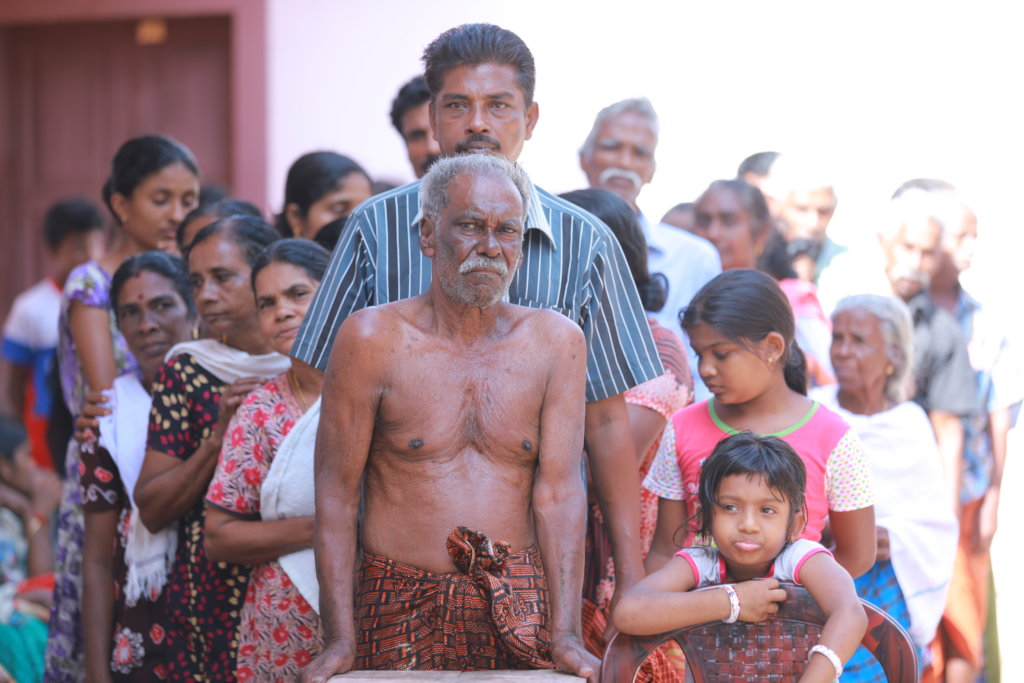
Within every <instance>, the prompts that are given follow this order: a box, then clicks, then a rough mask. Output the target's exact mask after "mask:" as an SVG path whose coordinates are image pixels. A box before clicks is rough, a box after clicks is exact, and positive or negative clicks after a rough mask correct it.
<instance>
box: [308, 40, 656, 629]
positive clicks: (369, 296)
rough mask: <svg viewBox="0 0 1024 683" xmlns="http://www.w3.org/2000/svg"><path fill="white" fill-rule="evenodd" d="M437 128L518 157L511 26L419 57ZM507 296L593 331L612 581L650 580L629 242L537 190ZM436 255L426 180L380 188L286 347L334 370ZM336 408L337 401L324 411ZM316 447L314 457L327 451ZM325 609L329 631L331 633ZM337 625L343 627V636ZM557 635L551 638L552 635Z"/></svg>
mask: <svg viewBox="0 0 1024 683" xmlns="http://www.w3.org/2000/svg"><path fill="white" fill-rule="evenodd" d="M424 62H425V65H426V71H425V77H426V80H427V84H428V86H429V87H430V91H431V96H432V99H431V127H432V130H433V133H434V137H435V138H437V141H438V143H439V145H440V148H441V153H442V155H445V156H450V155H453V154H464V153H490V154H501V155H502V156H504V157H505V158H507V159H509V160H512V161H514V160H516V159H517V158H518V157H519V154H520V152H521V151H522V147H523V143H524V142H525V141H526V140H527V139H529V138H530V136H531V135H532V132H533V127H534V125H536V123H537V116H538V107H537V104H536V103H535V102H533V85H534V64H533V56H532V55H531V54H530V51H529V49H528V48H527V47H526V45H525V44H524V43H523V42H522V40H521V39H520V38H519V37H518V36H516V35H515V34H514V33H511V32H510V31H506V30H504V29H501V28H499V27H497V26H493V25H488V24H471V25H465V26H459V27H457V28H454V29H451V30H449V31H446V32H445V33H443V34H442V35H441V36H439V37H438V38H437V39H436V40H435V41H434V42H433V43H431V45H429V46H428V47H427V49H426V51H425V53H424ZM526 227H527V230H526V236H525V238H524V242H523V260H522V265H521V266H520V268H519V271H518V273H517V274H516V277H515V278H514V279H513V281H512V283H511V286H510V288H509V292H508V300H509V301H510V302H512V303H516V304H520V305H524V306H532V307H535V308H550V309H553V310H556V311H558V312H560V313H562V314H564V315H566V316H567V317H569V318H570V319H571V320H573V321H574V322H576V323H577V324H579V325H580V327H581V328H582V329H583V332H584V335H585V337H586V340H587V352H588V358H587V387H586V398H587V410H586V425H585V444H586V448H587V452H588V457H589V462H590V471H591V474H592V476H593V479H594V490H595V493H596V496H597V499H598V502H599V503H600V505H601V508H602V510H603V511H604V514H605V518H606V520H608V523H609V529H610V535H611V541H612V547H613V552H614V555H615V557H616V576H617V578H618V580H619V583H618V588H619V589H622V590H624V589H626V588H628V587H629V586H630V585H632V584H633V583H634V582H636V581H637V580H639V579H640V578H641V577H642V575H643V566H642V563H641V561H640V545H639V527H640V523H639V481H638V476H637V463H636V455H635V453H634V449H633V446H632V441H631V432H630V426H629V420H628V416H627V413H626V407H625V401H624V400H623V397H622V393H623V392H624V391H626V389H629V388H630V387H633V386H635V385H637V384H640V383H642V382H646V381H648V380H651V379H654V378H655V377H658V376H659V375H661V374H662V372H663V370H662V367H661V362H660V361H659V359H658V355H657V352H656V350H655V347H654V342H653V339H652V338H651V334H650V328H649V326H648V324H647V321H646V320H645V317H644V312H643V309H642V307H641V305H640V300H639V297H638V296H637V293H636V286H635V285H634V284H633V282H632V279H631V276H630V273H629V269H628V267H627V265H626V262H625V259H624V257H623V255H622V251H621V249H620V248H619V246H618V243H617V242H616V240H615V238H614V236H613V235H612V234H611V232H610V231H609V230H608V228H607V226H605V225H604V224H603V223H601V222H600V221H599V220H597V219H596V218H594V217H593V216H591V215H590V214H588V213H586V212H585V211H582V210H580V209H578V208H577V207H574V206H572V205H571V204H568V203H567V202H565V201H563V200H561V199H559V198H557V197H555V196H554V195H552V194H549V193H548V192H545V191H544V190H541V189H539V188H534V192H533V194H532V196H531V197H530V202H529V206H528V208H527V223H526ZM429 284H430V261H429V259H427V258H426V257H425V256H424V255H423V254H422V253H421V252H420V249H419V182H418V181H417V182H414V183H411V184H409V185H405V186H403V187H400V188H397V189H395V190H392V191H390V192H386V193H383V194H381V195H377V196H376V197H373V198H371V199H370V200H368V201H367V202H364V203H363V204H362V205H361V206H360V207H359V208H357V209H356V211H355V212H353V213H352V214H351V216H349V219H348V223H347V225H346V228H345V232H344V233H343V235H342V237H341V240H340V241H339V243H338V246H337V247H336V248H335V250H334V254H333V255H332V258H331V264H330V266H329V267H328V271H327V274H326V275H325V277H324V280H323V283H322V285H321V288H320V290H319V292H318V293H317V296H316V298H315V299H314V301H313V304H312V306H311V307H310V309H309V312H308V313H307V315H306V319H305V321H304V323H303V326H302V329H301V330H300V332H299V336H298V337H297V339H296V341H295V344H294V346H293V349H292V355H293V356H295V358H297V359H298V360H300V361H303V362H306V363H310V364H312V365H314V366H316V367H317V368H319V369H321V370H327V371H328V372H327V377H326V379H325V393H326V392H327V386H328V385H329V384H330V383H331V382H335V381H337V382H344V378H342V377H334V376H332V374H331V372H330V363H329V362H328V360H329V358H330V356H331V348H332V345H333V341H334V337H335V334H336V333H337V330H338V327H339V326H340V325H341V322H342V321H343V320H344V319H345V318H346V317H347V316H348V315H349V314H351V313H352V312H354V311H357V310H359V309H361V308H364V307H366V306H372V305H376V304H383V303H387V302H391V301H397V300H400V299H405V298H408V297H410V296H414V295H417V294H421V293H423V292H424V291H426V290H427V288H428V286H429ZM324 411H325V413H326V414H328V415H329V406H327V405H325V406H324ZM330 448H331V446H330V444H327V443H323V442H318V443H317V451H318V454H317V459H318V460H320V459H322V458H324V457H330V456H329V451H330ZM331 616H332V615H329V614H324V618H325V627H326V629H327V635H328V640H329V639H330V637H331V635H332V628H331V626H330V625H329V623H328V622H329V619H330V617H331ZM335 633H336V631H335ZM552 635H553V636H555V635H557V634H552Z"/></svg>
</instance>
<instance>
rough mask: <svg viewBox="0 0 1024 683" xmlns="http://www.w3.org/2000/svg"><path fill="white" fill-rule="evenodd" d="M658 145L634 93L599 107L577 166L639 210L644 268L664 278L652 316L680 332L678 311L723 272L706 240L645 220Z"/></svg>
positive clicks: (649, 116) (702, 392) (654, 125)
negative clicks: (643, 196) (643, 202)
mask: <svg viewBox="0 0 1024 683" xmlns="http://www.w3.org/2000/svg"><path fill="white" fill-rule="evenodd" d="M657 146H658V115H657V113H655V111H654V107H653V106H652V105H651V103H650V101H649V100H648V99H647V98H646V97H634V98H630V99H626V100H622V101H620V102H616V103H615V104H611V105H609V106H607V107H605V108H604V109H602V110H601V111H600V112H598V114H597V118H596V119H595V120H594V126H593V128H591V130H590V135H588V136H587V139H586V141H585V142H584V143H583V147H582V148H581V149H580V168H582V169H583V172H584V173H585V174H586V176H587V182H588V183H589V184H590V187H596V188H602V189H605V190H609V191H611V192H614V193H615V194H617V195H619V196H620V197H622V198H623V199H624V200H626V201H627V202H628V203H629V205H630V206H631V207H632V208H633V211H634V212H635V213H636V214H637V218H638V219H639V222H640V227H641V228H643V231H644V237H645V238H646V240H647V255H648V268H649V270H650V271H651V272H652V273H662V274H663V275H665V277H666V278H668V282H669V288H668V299H667V301H666V302H665V306H664V308H662V309H661V311H659V312H656V313H650V316H651V317H652V318H654V319H655V320H657V321H658V323H659V324H661V325H662V326H664V327H667V328H668V329H670V330H672V331H673V332H675V333H676V334H678V335H679V336H680V337H681V338H682V339H683V341H684V342H686V341H687V338H686V333H685V332H684V331H683V329H682V327H681V326H680V325H679V311H680V309H683V308H685V307H686V305H687V304H689V303H690V299H692V298H693V295H694V294H696V293H697V290H698V289H700V288H701V287H703V286H704V284H705V283H706V282H708V280H710V279H711V278H713V277H714V276H716V275H718V274H719V273H720V272H722V263H721V261H720V260H719V258H718V252H717V251H715V248H714V247H713V246H712V245H711V243H710V242H708V241H707V240H705V239H702V238H700V237H697V236H696V235H691V234H690V233H687V232H684V231H682V230H679V229H677V228H675V227H672V226H671V225H667V224H665V223H656V222H652V221H650V220H648V218H647V217H646V216H644V214H643V212H641V211H640V207H639V206H638V205H637V197H639V195H640V191H641V190H642V189H643V187H644V185H646V184H648V183H649V182H651V180H652V179H653V178H654V170H655V167H656V163H655V159H654V152H655V149H657ZM686 348H687V352H688V354H689V357H690V368H691V371H692V372H693V375H694V377H696V376H697V358H696V356H694V355H693V351H692V350H690V349H689V345H688V344H686ZM697 384H699V385H700V386H699V387H695V388H694V391H695V393H696V396H695V400H702V399H704V398H708V396H710V394H707V393H706V392H707V388H706V387H704V385H703V384H702V383H699V382H698V383H697Z"/></svg>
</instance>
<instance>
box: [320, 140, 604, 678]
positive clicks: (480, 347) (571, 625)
mask: <svg viewBox="0 0 1024 683" xmlns="http://www.w3.org/2000/svg"><path fill="white" fill-rule="evenodd" d="M529 197H530V185H529V180H528V178H527V176H526V173H525V172H524V171H522V170H521V169H520V168H519V167H517V166H515V165H513V164H512V163H510V162H508V161H506V160H505V159H503V158H502V157H499V156H497V155H482V154H481V155H468V156H456V157H448V158H445V159H442V160H440V161H438V162H437V163H436V164H435V165H434V166H433V167H432V168H431V170H430V171H429V173H428V174H427V175H426V177H425V178H424V180H423V186H422V190H421V194H420V200H421V210H422V213H423V222H422V232H421V236H420V249H421V250H422V251H423V253H424V255H426V256H427V257H429V258H430V259H431V274H432V281H431V284H430V287H429V288H428V289H427V291H426V292H425V293H423V294H420V295H418V296H415V297H412V298H410V299H405V300H402V301H398V302H395V303H390V304H385V305H382V306H376V307H371V308H366V309H363V310H361V311H359V312H356V313H353V314H352V315H351V316H349V317H348V319H346V321H345V322H344V323H343V324H342V326H341V329H340V330H339V333H338V337H337V340H336V342H335V344H334V348H333V350H332V352H331V358H330V361H329V363H328V366H327V377H326V381H325V383H324V388H325V392H324V397H323V415H322V419H321V420H320V431H319V433H318V442H320V443H329V444H335V446H334V447H332V448H330V449H317V454H316V510H317V516H316V541H315V542H316V551H317V552H316V562H317V574H318V576H319V579H320V586H321V591H322V592H321V601H320V602H321V613H322V618H323V625H324V635H325V649H324V652H323V654H322V655H321V656H320V657H319V658H318V659H317V660H316V662H314V664H313V665H312V666H311V667H310V671H309V674H308V675H307V679H308V680H311V681H323V680H326V678H327V677H328V676H329V675H330V674H332V673H338V672H343V671H347V670H348V669H350V668H356V669H451V670H477V669H516V668H550V667H552V666H555V667H558V668H560V669H564V670H567V671H570V672H572V673H575V674H577V675H580V676H583V677H589V676H593V675H596V672H597V664H598V662H597V660H596V659H595V658H594V657H593V656H591V655H589V654H588V653H587V652H586V650H585V649H584V647H583V644H582V642H581V640H580V590H581V583H582V563H583V538H584V525H585V498H584V490H583V481H582V478H581V474H580V459H581V452H582V450H583V424H584V406H585V401H584V392H585V380H586V357H587V350H586V342H585V339H584V336H583V333H582V332H581V330H580V328H579V327H578V326H577V325H575V324H574V323H573V322H571V321H570V320H569V319H567V318H566V317H564V316H562V315H560V314H558V313H556V312H554V311H549V310H542V309H533V308H527V307H523V306H517V305H513V304H509V303H505V302H503V301H502V298H503V297H504V296H505V293H506V291H507V289H508V287H509V283H510V281H511V280H512V276H513V275H514V273H515V270H516V268H517V267H518V266H519V262H520V260H521V258H522V242H523V233H524V230H525V228H524V225H525V217H526V207H527V202H528V198H529ZM364 475H365V484H364V485H363V488H362V495H363V499H364V506H365V507H364V511H363V517H362V523H361V527H360V528H359V529H358V534H357V528H356V527H357V518H358V513H359V500H360V481H361V480H363V478H364ZM357 538H358V539H359V545H360V549H361V550H362V560H361V563H360V565H359V568H358V572H356V571H355V563H356V557H357V547H356V539H357ZM353 581H355V585H353ZM353 596H354V598H355V599H354V601H353Z"/></svg>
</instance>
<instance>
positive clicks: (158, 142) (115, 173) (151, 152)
mask: <svg viewBox="0 0 1024 683" xmlns="http://www.w3.org/2000/svg"><path fill="white" fill-rule="evenodd" d="M176 163H180V164H183V165H184V166H185V168H187V169H188V170H190V171H192V173H194V174H195V175H196V177H199V164H197V163H196V159H195V157H194V156H192V152H191V151H190V150H189V148H188V147H186V146H185V145H183V144H181V143H180V142H178V141H177V140H175V139H174V138H170V137H168V136H166V135H143V136H140V137H137V138H132V139H131V140H128V141H127V142H125V143H124V144H122V145H121V147H120V148H118V150H117V153H116V154H114V159H113V161H111V163H110V175H109V177H108V178H107V180H106V182H105V183H104V184H103V201H104V203H106V205H107V208H108V209H110V213H111V214H112V215H113V216H114V220H115V221H117V222H118V223H120V221H119V219H118V217H117V214H116V213H115V212H114V209H113V206H112V205H111V203H110V200H111V197H113V196H114V195H115V194H120V195H124V196H125V197H131V196H132V193H133V192H134V191H135V188H136V187H138V186H139V184H140V183H141V182H142V181H143V180H145V179H146V178H148V177H149V176H151V175H153V174H154V173H156V172H158V171H160V170H162V169H164V168H167V167H168V166H170V165H171V164H176Z"/></svg>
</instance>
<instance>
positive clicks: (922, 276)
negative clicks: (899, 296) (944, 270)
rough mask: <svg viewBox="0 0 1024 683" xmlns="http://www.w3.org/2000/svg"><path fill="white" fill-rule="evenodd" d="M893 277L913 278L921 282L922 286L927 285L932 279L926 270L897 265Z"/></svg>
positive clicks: (898, 278) (895, 278) (901, 278)
mask: <svg viewBox="0 0 1024 683" xmlns="http://www.w3.org/2000/svg"><path fill="white" fill-rule="evenodd" d="M892 278H893V279H894V280H912V281H914V282H917V283H918V284H920V285H921V287H922V288H924V287H927V286H928V285H929V283H930V281H931V278H930V277H928V273H926V272H924V271H921V270H915V269H913V268H902V267H896V268H894V269H893V272H892Z"/></svg>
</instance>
